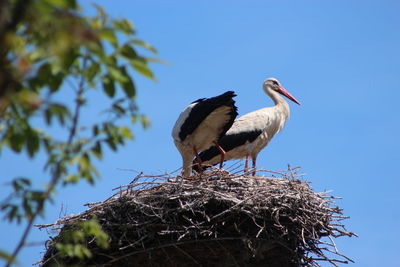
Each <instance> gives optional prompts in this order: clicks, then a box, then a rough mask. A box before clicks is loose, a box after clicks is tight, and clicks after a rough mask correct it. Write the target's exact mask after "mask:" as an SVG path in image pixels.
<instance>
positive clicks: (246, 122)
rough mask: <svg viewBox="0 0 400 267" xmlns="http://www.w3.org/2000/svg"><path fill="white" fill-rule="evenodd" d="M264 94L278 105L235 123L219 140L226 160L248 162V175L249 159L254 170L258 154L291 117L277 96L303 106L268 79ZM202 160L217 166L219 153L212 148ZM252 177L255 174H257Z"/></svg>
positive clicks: (285, 105)
mask: <svg viewBox="0 0 400 267" xmlns="http://www.w3.org/2000/svg"><path fill="white" fill-rule="evenodd" d="M274 88H275V89H274ZM264 91H265V92H266V93H267V94H268V95H269V96H270V97H271V98H272V100H273V101H274V103H275V105H274V106H272V107H267V108H262V109H259V110H256V111H253V112H250V113H248V114H246V115H243V116H241V117H240V118H238V119H236V120H235V121H234V123H233V125H232V127H231V128H230V129H229V130H228V131H227V132H226V134H225V135H224V136H223V137H222V138H221V139H220V140H219V145H220V146H221V147H222V149H223V150H225V151H226V154H225V160H230V159H241V158H246V164H245V171H246V172H247V168H248V159H249V157H251V158H252V161H253V168H255V165H256V159H257V155H258V153H259V152H260V151H261V150H262V149H263V148H264V147H266V146H267V145H268V143H269V142H270V141H271V139H272V138H273V137H274V135H275V134H276V133H278V132H279V131H281V130H282V129H283V127H284V126H285V123H286V121H287V120H288V118H289V116H290V108H289V104H288V103H287V102H286V101H285V100H284V99H283V98H282V97H281V96H280V95H279V94H278V93H281V94H284V95H285V96H287V97H288V98H290V99H291V100H293V101H294V102H296V103H297V104H300V103H299V102H298V101H297V100H296V99H295V98H294V97H293V96H291V95H290V94H289V93H288V92H287V91H286V90H285V89H283V87H282V86H280V84H279V82H278V81H277V80H276V79H273V78H270V79H267V80H266V81H265V82H264ZM199 156H200V158H201V160H202V161H203V163H204V164H205V165H215V164H216V163H218V158H219V151H218V150H217V149H216V147H214V146H213V147H211V148H209V149H207V150H205V151H203V152H202V153H200V155H199ZM253 174H255V172H254V171H253Z"/></svg>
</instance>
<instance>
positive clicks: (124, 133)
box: [119, 127, 133, 139]
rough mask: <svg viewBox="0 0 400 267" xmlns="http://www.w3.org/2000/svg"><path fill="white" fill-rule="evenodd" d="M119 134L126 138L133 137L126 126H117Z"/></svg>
mask: <svg viewBox="0 0 400 267" xmlns="http://www.w3.org/2000/svg"><path fill="white" fill-rule="evenodd" d="M119 131H120V133H121V135H122V136H123V137H124V138H126V139H133V135H132V132H131V130H130V129H129V128H128V127H119Z"/></svg>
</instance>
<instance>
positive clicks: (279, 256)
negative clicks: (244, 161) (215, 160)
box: [41, 170, 355, 266]
mask: <svg viewBox="0 0 400 267" xmlns="http://www.w3.org/2000/svg"><path fill="white" fill-rule="evenodd" d="M299 176H301V175H298V174H297V172H296V170H294V171H293V170H289V171H288V172H284V173H272V172H270V173H269V175H268V177H267V176H255V177H252V176H248V175H238V174H231V173H228V172H227V171H224V170H212V171H210V172H206V173H204V174H202V175H201V176H196V177H193V179H182V178H181V177H179V176H178V177H176V176H173V175H162V176H144V175H139V176H138V177H136V178H135V179H134V181H133V182H132V183H131V184H129V185H127V186H124V187H120V188H118V193H117V194H115V195H113V196H112V197H111V198H109V199H107V200H105V201H103V202H99V203H91V204H88V206H89V209H88V210H87V211H85V212H83V213H82V214H79V215H74V216H67V217H63V218H61V219H59V220H58V221H57V222H56V223H54V224H51V225H42V226H41V227H49V226H51V227H52V228H53V229H56V230H59V232H60V233H62V232H63V231H66V230H68V229H70V228H72V227H74V224H75V223H76V222H80V221H85V220H89V219H91V218H93V217H97V219H98V221H99V223H100V224H101V226H102V228H103V230H104V231H105V232H106V233H107V234H108V235H109V237H110V247H109V248H108V249H107V250H105V249H101V248H99V247H97V246H96V242H93V240H88V241H87V247H88V248H89V249H90V251H91V252H92V254H93V257H92V258H90V259H87V260H84V261H82V260H81V261H77V260H76V259H72V258H68V257H65V256H64V257H63V256H61V254H60V253H59V252H58V251H57V249H56V246H55V244H56V243H57V242H60V241H61V242H62V240H61V239H62V235H61V234H59V235H58V236H56V237H54V238H52V239H51V241H50V242H48V243H49V245H48V247H47V251H46V253H45V256H44V258H43V260H42V263H43V265H44V266H54V263H63V264H67V265H71V264H79V265H96V266H99V265H100V266H126V265H129V266H320V263H321V262H322V261H325V262H329V263H331V264H332V265H335V266H336V265H337V264H339V263H347V262H348V261H351V260H350V259H349V258H347V257H346V256H344V255H342V254H340V253H339V251H338V250H337V248H336V246H335V243H334V241H333V238H337V237H341V236H349V237H350V236H353V235H355V234H354V233H351V232H347V231H346V230H345V228H344V226H343V224H342V223H341V221H342V220H344V219H346V217H345V216H343V214H342V210H341V209H340V208H339V207H337V206H336V204H335V203H334V202H333V201H334V199H335V198H334V197H332V196H329V195H327V193H326V192H324V193H314V192H313V191H312V190H311V188H310V186H309V184H308V183H307V182H304V181H301V180H299V179H298V178H299Z"/></svg>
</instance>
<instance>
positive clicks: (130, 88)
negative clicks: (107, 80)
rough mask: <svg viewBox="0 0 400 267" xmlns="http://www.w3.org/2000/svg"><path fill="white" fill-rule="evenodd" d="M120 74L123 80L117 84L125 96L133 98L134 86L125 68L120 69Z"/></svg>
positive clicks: (134, 93)
mask: <svg viewBox="0 0 400 267" xmlns="http://www.w3.org/2000/svg"><path fill="white" fill-rule="evenodd" d="M120 72H121V73H122V74H123V76H124V80H123V81H119V84H120V85H121V87H122V89H123V90H124V92H125V94H126V96H127V97H129V98H133V97H134V96H135V95H136V89H135V85H134V83H133V81H132V79H131V77H130V76H129V73H128V72H127V71H126V68H125V67H120Z"/></svg>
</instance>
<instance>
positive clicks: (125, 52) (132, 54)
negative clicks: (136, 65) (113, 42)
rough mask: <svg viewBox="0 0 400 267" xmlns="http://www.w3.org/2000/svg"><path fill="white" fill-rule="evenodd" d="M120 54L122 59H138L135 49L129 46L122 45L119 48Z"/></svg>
mask: <svg viewBox="0 0 400 267" xmlns="http://www.w3.org/2000/svg"><path fill="white" fill-rule="evenodd" d="M120 53H121V55H122V56H123V57H125V58H127V59H130V60H132V59H135V58H137V57H138V55H137V53H136V51H135V49H133V47H132V46H130V45H129V44H124V45H123V46H122V47H121V48H120Z"/></svg>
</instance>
